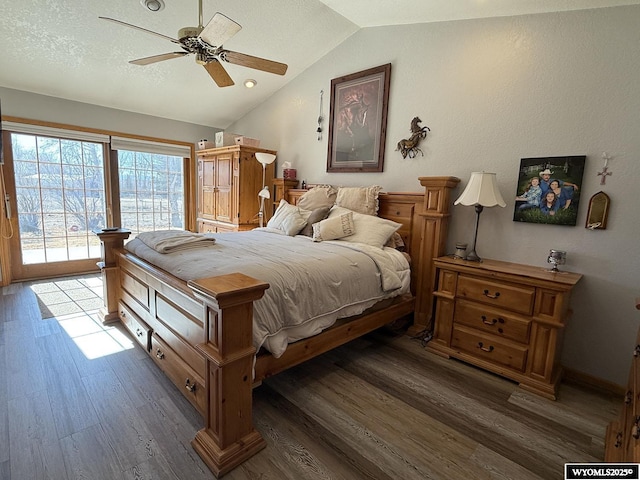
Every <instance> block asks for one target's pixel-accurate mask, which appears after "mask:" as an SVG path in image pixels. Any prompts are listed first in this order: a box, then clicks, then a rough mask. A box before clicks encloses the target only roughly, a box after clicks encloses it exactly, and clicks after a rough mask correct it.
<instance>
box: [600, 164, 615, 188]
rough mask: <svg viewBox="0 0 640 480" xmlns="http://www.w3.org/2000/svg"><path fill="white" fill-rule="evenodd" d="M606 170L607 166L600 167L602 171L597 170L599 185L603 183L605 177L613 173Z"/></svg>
mask: <svg viewBox="0 0 640 480" xmlns="http://www.w3.org/2000/svg"><path fill="white" fill-rule="evenodd" d="M608 170H609V167H602V171H601V172H598V175H599V176H600V185H604V184H605V180H606V179H607V177H608V176H609V175H613V173H611V172H609V171H608Z"/></svg>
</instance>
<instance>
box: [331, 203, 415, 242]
mask: <svg viewBox="0 0 640 480" xmlns="http://www.w3.org/2000/svg"><path fill="white" fill-rule="evenodd" d="M349 211H350V210H347V209H346V208H342V207H338V206H336V207H333V208H332V209H331V212H329V217H328V220H330V219H331V218H333V217H339V216H341V215H343V214H345V213H347V212H349ZM353 224H354V226H355V229H356V232H355V233H354V234H353V235H350V236H348V237H344V238H342V239H341V240H343V241H345V242H355V243H366V244H367V245H372V246H374V247H378V248H382V247H383V246H384V245H385V243H387V241H388V240H389V238H390V237H391V235H393V233H394V232H395V231H397V230H398V229H399V228H400V227H401V226H402V225H401V224H400V223H396V222H392V221H391V220H387V219H385V218H380V217H376V216H374V215H364V214H362V213H357V212H353Z"/></svg>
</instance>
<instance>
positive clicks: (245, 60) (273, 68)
mask: <svg viewBox="0 0 640 480" xmlns="http://www.w3.org/2000/svg"><path fill="white" fill-rule="evenodd" d="M220 58H222V59H223V60H225V61H227V62H229V63H233V64H234V65H240V66H242V67H249V68H254V69H256V70H262V71H263V72H269V73H275V74H276V75H284V74H285V73H287V68H288V66H287V64H285V63H280V62H274V61H273V60H266V59H264V58H260V57H254V56H252V55H247V54H246V53H238V52H232V51H231V50H223V51H222V52H221V53H220Z"/></svg>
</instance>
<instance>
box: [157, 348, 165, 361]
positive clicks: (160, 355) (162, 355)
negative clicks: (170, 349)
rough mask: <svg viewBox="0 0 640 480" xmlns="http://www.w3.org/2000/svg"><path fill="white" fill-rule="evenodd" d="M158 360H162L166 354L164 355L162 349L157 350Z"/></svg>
mask: <svg viewBox="0 0 640 480" xmlns="http://www.w3.org/2000/svg"><path fill="white" fill-rule="evenodd" d="M156 358H157V359H158V360H162V359H163V358H164V353H162V350H160V349H158V350H156Z"/></svg>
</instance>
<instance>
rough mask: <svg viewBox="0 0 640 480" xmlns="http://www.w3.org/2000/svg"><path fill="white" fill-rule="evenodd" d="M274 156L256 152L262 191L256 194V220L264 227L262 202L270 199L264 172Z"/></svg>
mask: <svg viewBox="0 0 640 480" xmlns="http://www.w3.org/2000/svg"><path fill="white" fill-rule="evenodd" d="M275 159H276V156H275V155H274V154H273V153H264V152H256V160H258V162H260V163H261V164H262V189H261V190H260V191H259V192H258V198H259V199H260V211H259V212H258V218H259V220H260V226H261V227H264V201H265V199H269V198H271V192H270V191H269V187H267V185H266V179H265V175H266V171H267V165H269V164H271V163H273V161H274V160H275Z"/></svg>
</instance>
